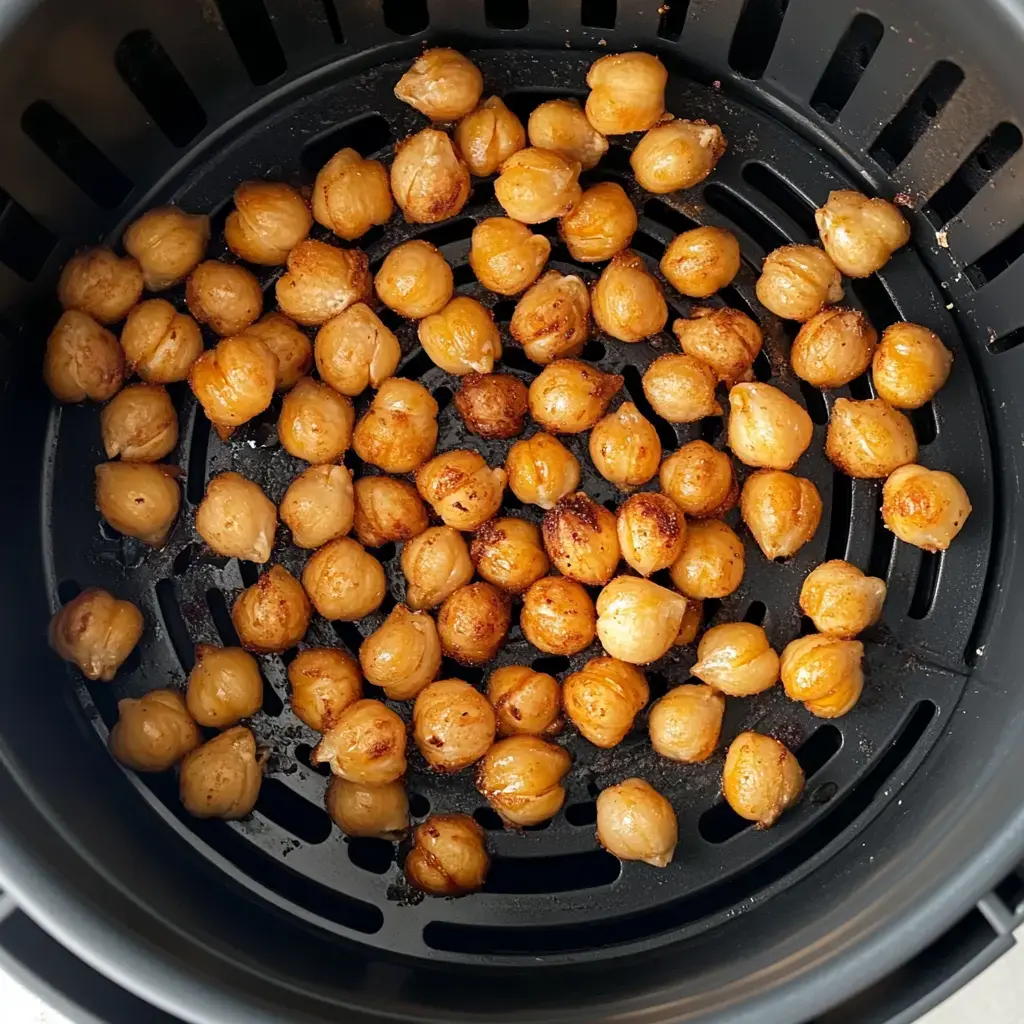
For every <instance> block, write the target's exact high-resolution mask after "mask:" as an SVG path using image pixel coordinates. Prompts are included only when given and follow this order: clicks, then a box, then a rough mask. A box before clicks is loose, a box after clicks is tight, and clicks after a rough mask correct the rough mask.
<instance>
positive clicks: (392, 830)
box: [324, 778, 409, 842]
mask: <svg viewBox="0 0 1024 1024" xmlns="http://www.w3.org/2000/svg"><path fill="white" fill-rule="evenodd" d="M324 806H325V807H326V808H327V813H328V814H329V815H330V816H331V821H333V822H334V824H335V825H337V826H338V828H340V829H341V831H342V832H344V833H345V835H347V836H356V837H360V838H367V839H386V840H387V841H388V842H394V841H395V840H398V839H402V838H403V837H404V836H405V834H406V832H408V831H409V797H408V796H407V795H406V792H405V786H403V785H402V783H401V782H399V781H398V780H396V781H394V782H386V783H385V784H384V785H383V786H364V785H362V784H361V783H358V782H349V781H348V779H339V778H332V779H331V781H330V782H329V783H328V785H327V792H326V794H325V795H324Z"/></svg>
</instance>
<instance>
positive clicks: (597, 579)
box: [542, 491, 621, 587]
mask: <svg viewBox="0 0 1024 1024" xmlns="http://www.w3.org/2000/svg"><path fill="white" fill-rule="evenodd" d="M542 528H543V533H544V547H545V548H546V549H547V552H548V556H549V557H550V558H551V561H552V562H553V563H554V566H555V568H556V569H557V570H558V571H559V572H560V573H561V574H562V575H563V576H568V577H569V579H571V580H576V581H577V582H578V583H586V584H587V585H588V586H592V587H599V586H604V584H605V583H607V582H608V581H609V580H610V579H611V578H612V576H614V575H615V569H616V567H617V566H618V564H619V558H620V555H621V552H620V550H619V540H618V534H617V532H616V527H615V516H614V515H613V514H612V513H611V512H609V511H608V509H606V508H605V507H604V506H603V505H599V504H598V503H597V502H596V501H594V500H593V499H592V498H590V497H588V496H587V495H586V494H584V493H583V492H582V491H577V492H576V493H575V494H571V495H566V496H565V497H563V498H560V499H559V500H558V501H557V502H556V503H555V505H554V506H553V507H552V508H551V509H550V510H549V511H548V512H547V514H546V515H545V516H544V520H543V524H542Z"/></svg>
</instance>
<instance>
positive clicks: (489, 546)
mask: <svg viewBox="0 0 1024 1024" xmlns="http://www.w3.org/2000/svg"><path fill="white" fill-rule="evenodd" d="M469 557H470V558H472V559H473V564H474V565H475V566H476V571H477V572H478V573H479V574H480V575H481V576H482V577H483V578H484V579H485V580H487V582H488V583H493V584H494V586H496V587H500V588H501V589H502V590H505V591H507V592H508V593H510V594H521V593H522V592H523V591H524V590H527V589H528V588H529V587H530V586H531V585H532V584H534V583H536V582H537V580H539V579H540V578H541V576H544V575H545V574H546V573H547V571H548V569H549V568H550V564H549V562H548V556H547V555H546V554H545V553H544V547H543V545H542V544H541V540H540V530H539V529H538V528H537V527H536V526H534V525H533V523H528V522H526V520H525V519H492V520H490V521H489V522H486V523H484V525H483V526H481V527H480V529H479V530H477V531H476V536H475V537H474V538H473V543H472V544H471V545H470V547H469Z"/></svg>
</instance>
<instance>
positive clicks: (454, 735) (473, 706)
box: [412, 679, 496, 773]
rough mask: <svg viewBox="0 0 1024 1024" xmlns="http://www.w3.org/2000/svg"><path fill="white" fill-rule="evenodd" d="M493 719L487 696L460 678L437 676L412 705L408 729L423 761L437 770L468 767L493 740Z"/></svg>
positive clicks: (459, 769) (494, 725) (453, 770)
mask: <svg viewBox="0 0 1024 1024" xmlns="http://www.w3.org/2000/svg"><path fill="white" fill-rule="evenodd" d="M495 729H496V719H495V717H494V709H493V708H492V707H491V705H490V702H489V701H488V700H487V698H486V697H485V696H484V695H483V694H482V693H480V692H479V691H478V690H475V689H474V688H473V687H472V686H470V685H469V683H464V682H463V681H462V680H461V679H439V680H438V681H437V682H434V683H431V684H430V685H429V686H427V687H426V688H425V689H423V690H421V691H420V693H419V696H418V697H417V698H416V703H415V704H414V705H413V711H412V731H413V737H414V738H415V740H416V746H417V747H419V749H420V753H421V754H422V755H423V757H424V759H425V760H426V762H427V764H429V765H430V767H431V768H433V769H434V770H435V771H438V772H446V773H450V772H457V771H461V770H462V769H463V768H468V767H469V766H470V765H471V764H473V763H474V762H475V761H479V760H480V758H481V757H483V756H484V754H486V753H487V751H488V749H489V748H490V746H491V744H492V743H493V742H494V733H495Z"/></svg>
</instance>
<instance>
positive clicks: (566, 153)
mask: <svg viewBox="0 0 1024 1024" xmlns="http://www.w3.org/2000/svg"><path fill="white" fill-rule="evenodd" d="M526 131H527V134H528V135H529V136H530V145H531V146H535V147H536V148H537V149H549V150H551V151H552V152H553V153H557V154H558V155H559V156H560V157H562V158H563V159H565V160H568V161H570V162H574V163H578V164H579V165H580V167H582V168H583V170H585V171H589V170H590V169H591V168H592V167H596V166H597V165H598V163H599V162H600V160H601V157H603V156H604V155H605V153H607V152H608V140H607V139H606V138H605V137H604V136H603V135H602V134H601V133H600V132H599V131H596V130H595V129H594V128H593V127H592V126H591V124H590V122H589V121H588V120H587V115H586V114H585V113H584V112H583V108H582V107H581V106H580V105H579V103H578V102H577V101H576V100H573V99H555V100H546V101H545V102H544V103H541V104H540V105H539V106H537V107H535V108H534V109H533V111H531V113H530V119H529V121H528V122H527V124H526Z"/></svg>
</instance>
